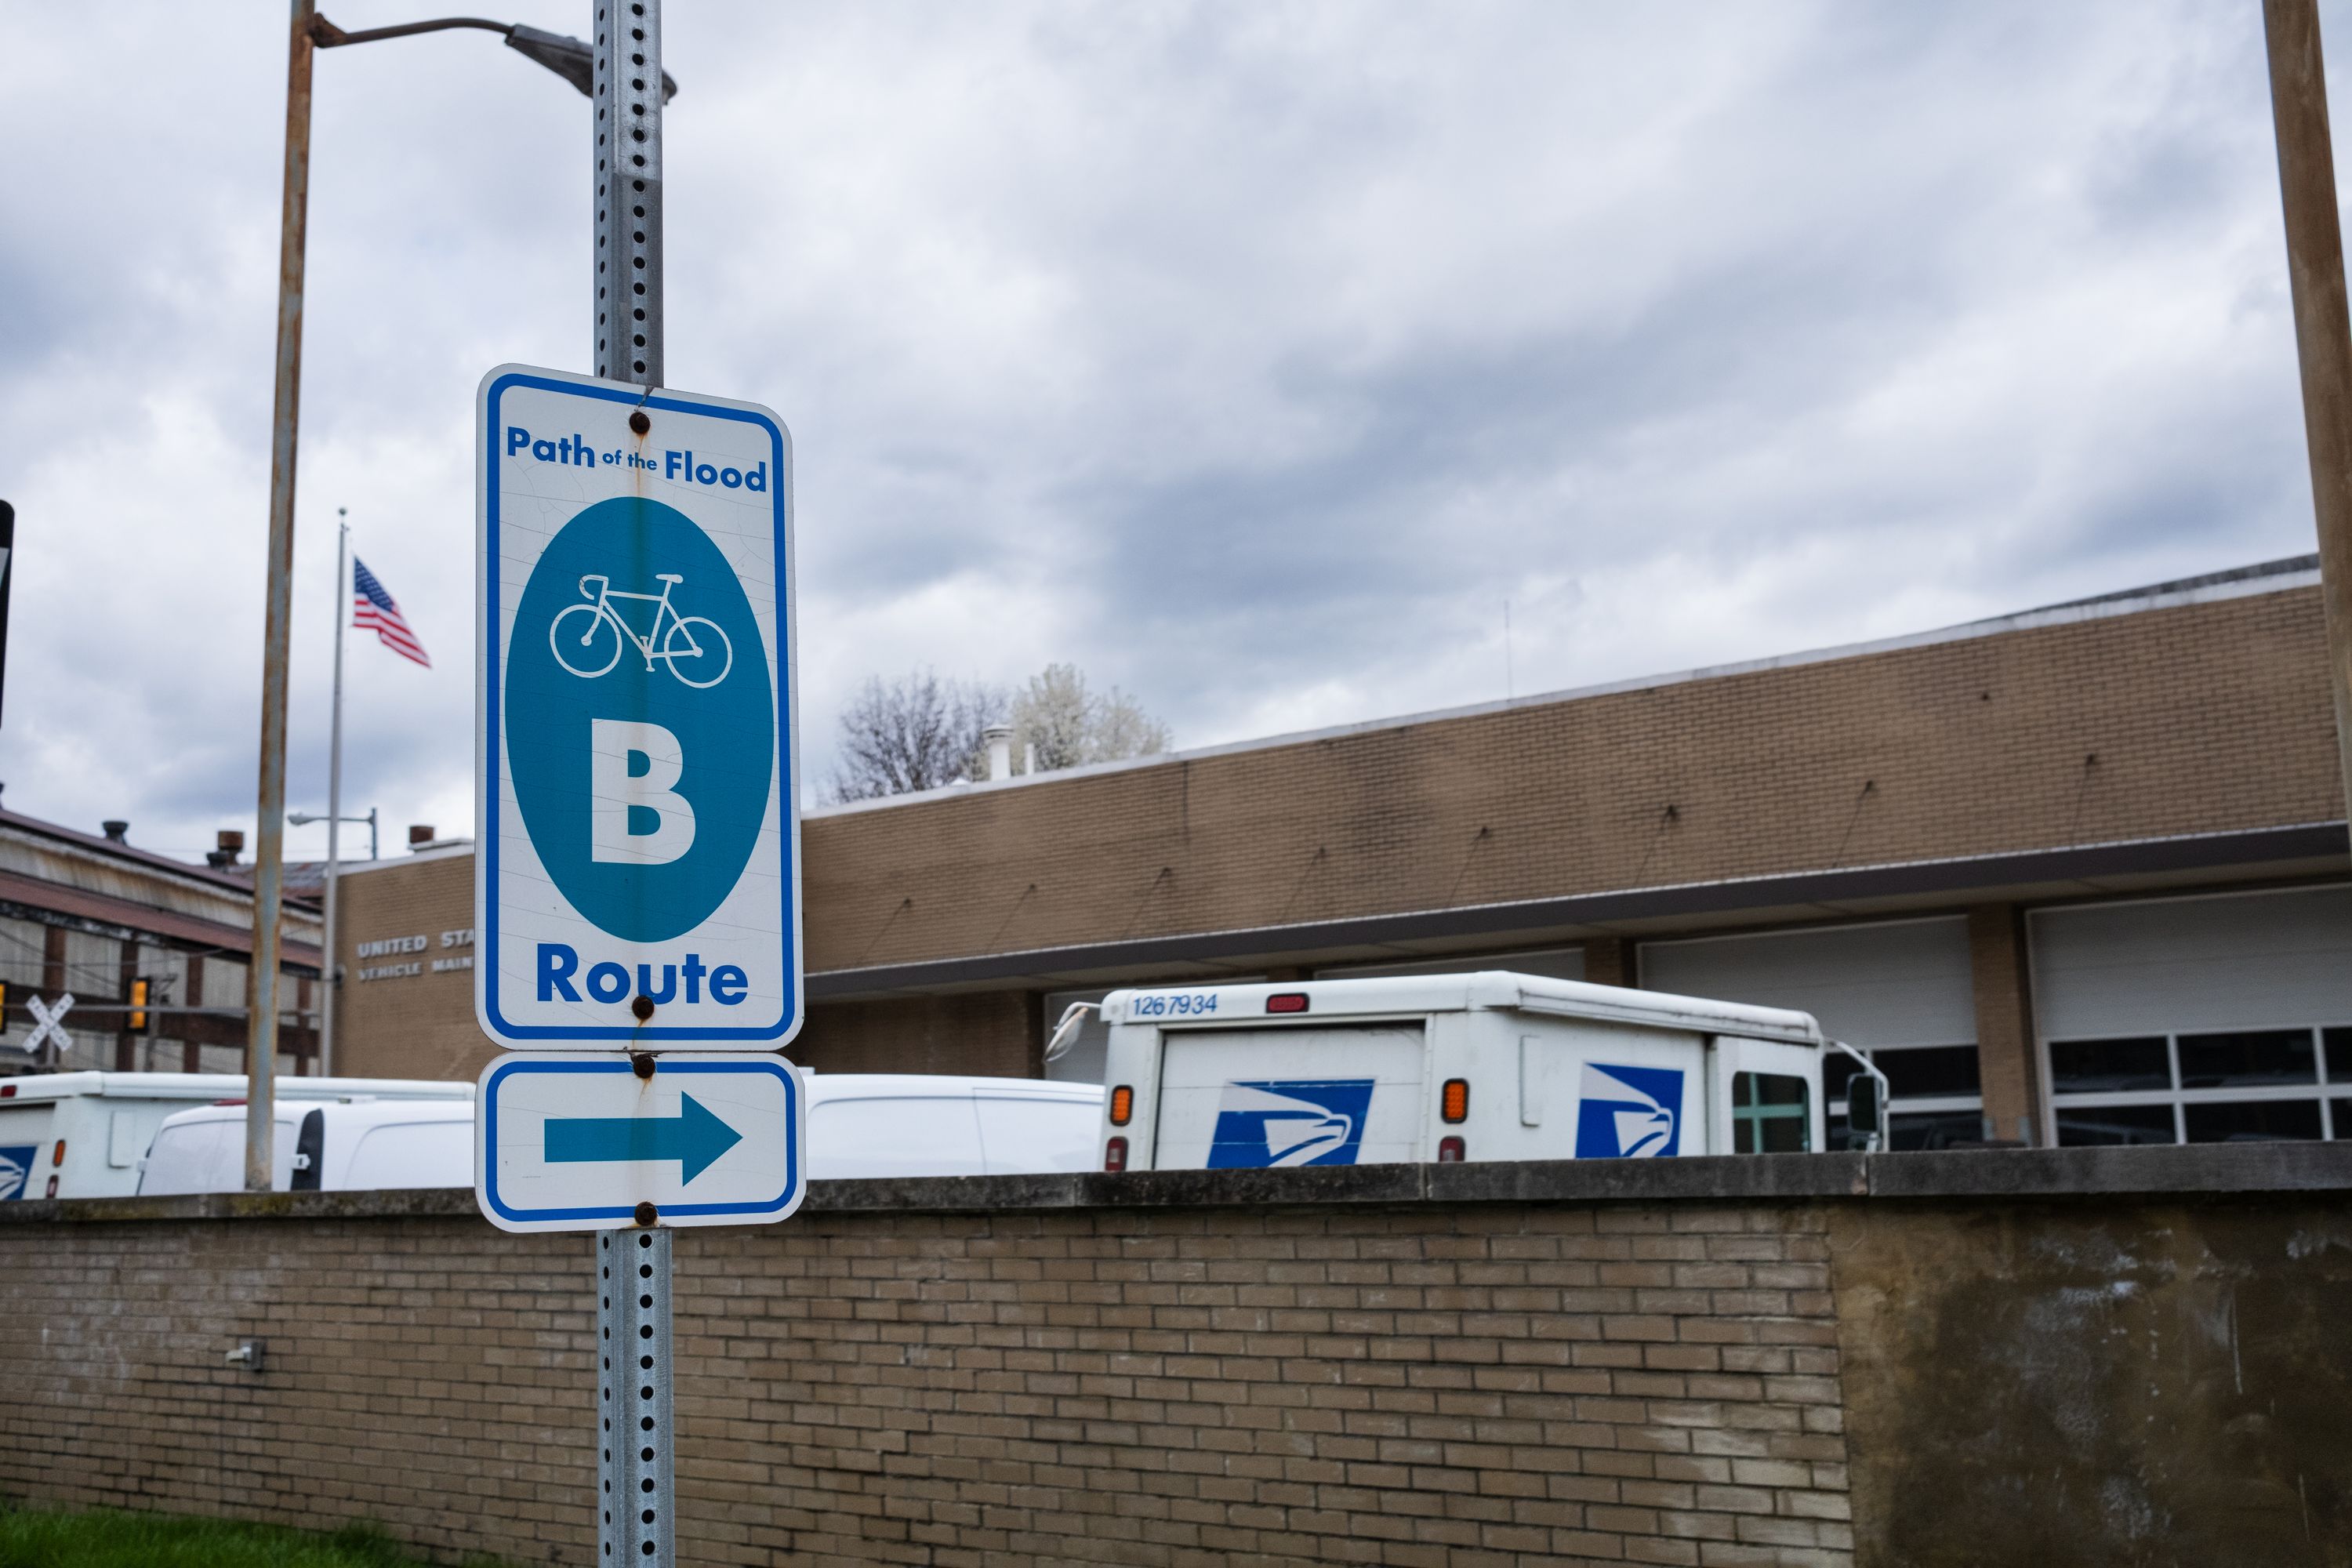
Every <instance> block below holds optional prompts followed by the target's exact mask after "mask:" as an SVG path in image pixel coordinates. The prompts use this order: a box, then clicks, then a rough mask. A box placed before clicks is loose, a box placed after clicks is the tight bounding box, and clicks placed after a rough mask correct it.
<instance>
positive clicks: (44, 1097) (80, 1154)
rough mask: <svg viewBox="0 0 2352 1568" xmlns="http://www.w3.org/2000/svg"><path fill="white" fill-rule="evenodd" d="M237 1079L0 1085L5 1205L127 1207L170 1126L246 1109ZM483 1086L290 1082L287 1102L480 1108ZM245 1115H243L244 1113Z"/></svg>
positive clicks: (192, 1076)
mask: <svg viewBox="0 0 2352 1568" xmlns="http://www.w3.org/2000/svg"><path fill="white" fill-rule="evenodd" d="M245 1088H246V1080H245V1079H243V1078H241V1077H239V1076H237V1075H236V1074H235V1073H200V1072H60V1073H46V1074H27V1075H26V1076H25V1077H22V1078H10V1079H0V1202H6V1201H8V1200H10V1199H15V1198H111V1197H127V1196H129V1195H130V1194H132V1193H135V1192H137V1191H138V1190H139V1162H140V1159H141V1158H142V1156H143V1155H145V1153H146V1152H147V1145H148V1144H149V1143H150V1142H152V1141H153V1139H154V1136H155V1130H156V1129H157V1128H159V1127H161V1126H162V1125H163V1119H164V1118H165V1117H167V1116H170V1115H172V1114H173V1112H175V1111H181V1110H188V1109H189V1108H190V1107H192V1106H198V1105H211V1104H214V1103H215V1102H219V1101H224V1100H234V1101H236V1103H237V1104H238V1105H239V1106H240V1107H242V1105H243V1103H244V1098H243V1097H244V1095H245ZM473 1095H474V1086H473V1085H472V1084H471V1083H467V1082H443V1081H440V1080H438V1079H390V1078H299V1077H297V1078H280V1079H278V1099H279V1100H287V1101H303V1100H338V1099H350V1098H352V1097H353V1096H366V1097H368V1098H371V1099H375V1100H472V1099H473ZM240 1113H241V1112H240Z"/></svg>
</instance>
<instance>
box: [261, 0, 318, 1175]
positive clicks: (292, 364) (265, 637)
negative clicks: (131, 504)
mask: <svg viewBox="0 0 2352 1568" xmlns="http://www.w3.org/2000/svg"><path fill="white" fill-rule="evenodd" d="M311 12H312V0H294V5H293V22H292V25H291V26H290V27H289V31H288V36H287V64H286V188H285V198H284V208H283V212H282V216H281V218H280V222H279V226H278V391H277V399H276V408H277V413H276V418H275V423H274V425H273V426H272V428H271V431H270V437H269V586H268V599H267V608H266V610H265V611H264V613H263V617H262V634H261V787H260V792H259V793H260V804H259V808H258V817H257V820H256V821H255V823H254V825H253V826H254V840H255V843H254V857H253V963H252V964H251V965H250V967H249V968H248V969H247V973H246V982H245V1007H246V1022H245V1070H246V1074H247V1079H248V1080H249V1081H248V1083H247V1089H246V1096H245V1186H246V1190H247V1192H254V1193H266V1192H268V1190H269V1185H270V1173H271V1167H272V1165H273V1164H274V1163H275V1159H276V1150H275V1148H274V1147H273V1144H274V1143H275V1132H276V1114H277V1099H278V1083H277V1074H278V990H279V986H280V984H281V982H282V978H283V977H282V976H281V975H280V974H279V973H278V921H279V917H280V912H281V909H282V906H283V904H284V901H285V891H286V886H285V881H286V661H287V655H288V647H287V644H288V639H289V621H290V620H291V618H292V614H293V607H294V605H293V596H294V435H295V422H296V416H297V415H298V414H299V404H300V401H301V391H302V257H303V242H304V238H305V230H306V228H307V226H308V225H309V222H310V63H311V55H312V44H311V38H310V20H311ZM328 962H329V963H332V962H334V960H333V957H332V955H329V958H328Z"/></svg>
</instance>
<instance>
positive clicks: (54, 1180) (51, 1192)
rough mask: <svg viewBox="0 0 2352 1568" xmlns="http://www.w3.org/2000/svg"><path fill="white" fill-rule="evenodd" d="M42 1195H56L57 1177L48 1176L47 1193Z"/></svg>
mask: <svg viewBox="0 0 2352 1568" xmlns="http://www.w3.org/2000/svg"><path fill="white" fill-rule="evenodd" d="M42 1195H43V1196H44V1197H51V1198H53V1197H56V1196H57V1195H58V1179H57V1178H56V1177H55V1176H51V1177H50V1178H49V1190H48V1191H47V1193H45V1194H42Z"/></svg>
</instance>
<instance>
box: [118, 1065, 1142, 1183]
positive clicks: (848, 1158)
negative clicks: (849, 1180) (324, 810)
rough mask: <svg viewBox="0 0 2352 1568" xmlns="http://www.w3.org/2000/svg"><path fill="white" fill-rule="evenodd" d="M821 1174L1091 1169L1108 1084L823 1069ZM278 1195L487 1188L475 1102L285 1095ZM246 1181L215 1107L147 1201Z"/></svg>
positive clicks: (816, 1099)
mask: <svg viewBox="0 0 2352 1568" xmlns="http://www.w3.org/2000/svg"><path fill="white" fill-rule="evenodd" d="M804 1081H805V1082H806V1083H807V1084H808V1088H809V1121H808V1126H809V1152H808V1162H809V1175H810V1177H811V1178H812V1179H814V1180H831V1179H835V1178H840V1177H860V1176H978V1175H1005V1174H1010V1173H1024V1172H1037V1171H1090V1170H1092V1169H1094V1164H1095V1129H1096V1128H1097V1126H1098V1125H1099V1124H1100V1123H1101V1121H1102V1102H1103V1091H1102V1088H1101V1086H1100V1085H1098V1084H1086V1083H1048V1082H1046V1081H1045V1080H1044V1079H1020V1078H965V1077H958V1076H954V1075H949V1074H930V1073H811V1074H809V1075H808V1077H807V1079H805V1080H804ZM274 1142H275V1144H276V1149H275V1152H276V1155H277V1168H276V1170H275V1172H274V1173H273V1179H272V1181H271V1186H272V1187H274V1188H275V1189H276V1190H277V1191H278V1192H288V1191H292V1192H302V1191H305V1190H323V1191H326V1192H331V1193H332V1192H356V1191H362V1190H366V1189H371V1188H398V1187H465V1186H471V1185H472V1184H473V1182H474V1107H473V1103H472V1102H471V1101H470V1100H467V1101H465V1102H463V1103H451V1104H447V1105H440V1104H399V1103H394V1102H388V1101H364V1100H362V1101H360V1102H357V1103H348V1104H334V1103H329V1104H320V1105H311V1106H307V1107H306V1106H304V1105H301V1104H299V1103H297V1104H289V1103H288V1102H285V1101H282V1100H281V1101H280V1102H279V1104H278V1136H277V1138H276V1139H275V1141H274ZM244 1186H245V1108H244V1107H243V1106H242V1105H220V1106H206V1107H204V1108H201V1109H198V1110H185V1111H183V1112H181V1113H180V1114H178V1115H176V1116H173V1117H172V1118H170V1119H169V1120H168V1121H165V1122H164V1123H163V1126H162V1128H161V1130H159V1131H157V1132H156V1134H155V1140H154V1147H153V1148H152V1150H150V1151H149V1152H148V1154H147V1158H146V1163H145V1172H144V1175H143V1177H142V1180H141V1182H140V1184H139V1192H140V1194H141V1195H142V1196H160V1195H163V1194H180V1193H227V1192H237V1191H240V1190H242V1189H243V1188H244Z"/></svg>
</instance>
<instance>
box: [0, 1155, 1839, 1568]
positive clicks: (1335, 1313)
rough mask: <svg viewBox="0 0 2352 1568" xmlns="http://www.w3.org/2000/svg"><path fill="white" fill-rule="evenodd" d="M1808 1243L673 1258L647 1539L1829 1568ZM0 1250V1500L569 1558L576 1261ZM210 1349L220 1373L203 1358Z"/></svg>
mask: <svg viewBox="0 0 2352 1568" xmlns="http://www.w3.org/2000/svg"><path fill="white" fill-rule="evenodd" d="M845 1185H846V1184H845ZM461 1201H462V1200H461ZM1824 1223H1825V1222H1824V1218H1823V1215H1822V1212H1821V1211H1820V1210H1818V1209H1816V1208H1812V1207H1810V1206H1807V1205H1801V1204H1799V1205H1761V1206H1758V1205H1741V1206H1713V1205H1702V1206H1692V1205H1610V1206H1593V1205H1575V1206H1561V1205H1502V1206H1492V1205H1485V1206H1478V1207H1474V1208H1458V1207H1430V1206H1427V1205H1418V1206H1412V1207H1402V1208H1398V1207H1389V1206H1363V1205H1297V1206H1275V1207H1266V1208H1250V1209H1232V1208H1198V1209H1196V1208H1129V1207H1112V1208H1096V1209H1082V1210H1076V1211H1067V1210H1065V1211H1025V1212H1024V1211H1019V1210H1014V1211H1009V1212H1001V1213H997V1214H993V1215H963V1214H941V1213H917V1214H902V1213H855V1212H839V1211H833V1212H826V1211H822V1210H820V1211H817V1212H807V1213H804V1214H803V1215H802V1216H801V1217H799V1218H798V1219H796V1220H795V1221H793V1222H792V1223H791V1224H789V1225H787V1226H779V1227H776V1228H774V1229H770V1230H760V1231H738V1232H722V1231H705V1232H687V1233H683V1234H682V1235H681V1237H679V1244H678V1248H677V1258H678V1283H677V1331H678V1335H679V1340H680V1364H681V1366H682V1367H683V1368H685V1369H687V1371H686V1374H685V1375H683V1376H682V1377H681V1379H680V1382H679V1384H678V1393H677V1415H678V1422H679V1428H680V1431H681V1434H682V1438H681V1447H680V1450H679V1458H678V1468H677V1473H678V1477H679V1494H680V1505H679V1507H680V1513H679V1521H680V1522H679V1546H680V1553H681V1557H682V1560H684V1561H686V1562H689V1563H730V1564H733V1563H743V1564H750V1563H761V1564H764V1563H780V1562H783V1561H787V1560H789V1561H791V1562H793V1563H811V1564H816V1563H938V1564H959V1563H982V1562H1010V1563H1067V1564H1081V1563H1084V1564H1098V1563H1132V1564H1167V1565H1171V1568H1174V1565H1177V1564H1197V1563H1223V1562H1244V1561H1245V1562H1249V1563H1260V1564H1297V1565H1299V1568H1304V1565H1305V1564H1308V1563H1395V1564H1406V1565H1411V1564H1427V1565H1439V1564H1452V1565H1461V1568H1470V1565H1473V1564H1476V1565H1480V1568H1486V1565H1500V1564H1518V1563H1576V1562H1605V1563H1616V1562H1623V1561H1633V1562H1645V1563H1711V1564H1742V1563H1754V1564H1765V1563H1789V1564H1797V1563H1805V1564H1815V1563H1821V1564H1827V1563H1845V1562H1847V1561H1848V1560H1849V1559H1848V1555H1847V1552H1846V1550H1845V1547H1846V1542H1847V1528H1846V1525H1845V1523H1844V1522H1843V1521H1844V1517H1845V1510H1846V1504H1845V1489H1846V1475H1845V1465H1844V1460H1845V1446H1844V1439H1843V1436H1841V1434H1840V1411H1839V1406H1838V1383H1837V1351H1836V1349H1835V1326H1834V1323H1833V1322H1832V1300H1831V1297H1830V1294H1829V1291H1828V1288H1827V1287H1828V1267H1827V1262H1826V1258H1827V1247H1826V1245H1825V1241H1824V1237H1823V1226H1824ZM0 1255H4V1256H5V1269H6V1277H7V1278H8V1279H9V1280H10V1281H11V1285H10V1289H9V1304H10V1318H11V1326H12V1334H13V1335H14V1336H15V1341H16V1353H15V1354H14V1356H13V1357H12V1360H13V1362H14V1365H13V1368H12V1374H11V1379H10V1382H11V1390H10V1398H9V1400H8V1401H7V1402H6V1405H5V1414H0V1434H5V1437H6V1441H5V1444H0V1490H5V1492H6V1493H7V1494H8V1495H12V1496H15V1497H18V1498H25V1499H29V1500H38V1501H41V1502H44V1503H58V1504H66V1505H70V1506H76V1507H79V1506H89V1505H100V1504H103V1505H111V1506H121V1507H131V1508H149V1509H161V1510H170V1511H184V1512H199V1513H222V1514H234V1515H238V1516H242V1517H259V1518H267V1519H273V1520H279V1521H287V1522H292V1523H298V1524H307V1525H331V1524H333V1523H335V1522H338V1521H342V1520H346V1519H349V1518H352V1517H353V1516H355V1515H368V1516H372V1517H374V1518H377V1519H381V1520H383V1521H385V1522H386V1523H387V1524H388V1525H389V1526H390V1527H391V1528H392V1529H393V1530H394V1531H395V1532H396V1533H398V1534H399V1535H400V1536H401V1537H402V1538H404V1539H405V1540H408V1541H411V1542H416V1543H418V1544H419V1545H422V1546H425V1547H428V1548H431V1549H433V1550H436V1551H437V1552H443V1553H446V1554H451V1555H454V1554H456V1553H457V1552H467V1551H489V1552H498V1553H499V1554H501V1555H503V1556H506V1557H509V1558H510V1559H513V1560H514V1561H516V1562H519V1563H580V1564H584V1563H588V1562H589V1561H590V1558H591V1554H592V1552H593V1536H592V1532H591V1525H590V1518H591V1515H590V1509H591V1506H592V1503H591V1500H592V1493H593V1458H592V1455H591V1451H590V1446H589V1431H588V1427H589V1412H590V1405H591V1404H592V1394H591V1392H590V1391H591V1389H592V1386H593V1384H592V1374H591V1371H590V1366H589V1361H588V1354H587V1347H588V1335H589V1332H590V1320H589V1314H588V1312H587V1310H586V1307H587V1294H588V1283H587V1282H588V1275H589V1253H588V1242H587V1239H586V1238H584V1237H554V1238H548V1237H508V1236H503V1235H500V1234H499V1233H497V1232H493V1231H491V1230H489V1229H488V1227H486V1226H483V1225H482V1224H480V1222H479V1221H478V1220H475V1219H473V1218H471V1217H467V1216H466V1215H462V1214H461V1215H432V1216H415V1217H390V1218H386V1217H368V1218H326V1219H317V1220H309V1221H299V1222H296V1221H255V1220H220V1221H214V1222H210V1223H199V1224H167V1223H154V1222H119V1223H110V1224H80V1225H70V1226H58V1225H47V1226H44V1225H28V1226H7V1227H0ZM247 1335H259V1336H262V1337H264V1338H266V1339H267V1340H268V1363H267V1366H266V1368H265V1370H264V1372H263V1373H261V1374H260V1375H259V1376H248V1375H247V1374H245V1373H241V1372H236V1371H233V1370H230V1369H228V1368H226V1366H225V1365H224V1364H223V1362H222V1359H221V1358H222V1356H223V1354H224V1352H226V1350H227V1349H228V1348H229V1347H230V1346H231V1345H232V1344H234V1342H236V1340H237V1339H238V1338H239V1337H242V1336H247Z"/></svg>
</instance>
